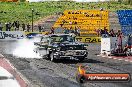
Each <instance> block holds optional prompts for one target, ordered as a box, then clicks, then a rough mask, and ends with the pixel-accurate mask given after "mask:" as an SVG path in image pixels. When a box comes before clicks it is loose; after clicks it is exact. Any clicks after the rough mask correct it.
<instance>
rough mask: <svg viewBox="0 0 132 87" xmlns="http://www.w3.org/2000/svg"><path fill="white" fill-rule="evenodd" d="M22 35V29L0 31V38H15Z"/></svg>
mask: <svg viewBox="0 0 132 87" xmlns="http://www.w3.org/2000/svg"><path fill="white" fill-rule="evenodd" d="M24 37H25V33H24V32H23V31H0V40H17V39H22V38H24Z"/></svg>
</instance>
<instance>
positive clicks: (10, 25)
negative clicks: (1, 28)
mask: <svg viewBox="0 0 132 87" xmlns="http://www.w3.org/2000/svg"><path fill="white" fill-rule="evenodd" d="M11 27H12V24H11V22H9V24H8V31H11Z"/></svg>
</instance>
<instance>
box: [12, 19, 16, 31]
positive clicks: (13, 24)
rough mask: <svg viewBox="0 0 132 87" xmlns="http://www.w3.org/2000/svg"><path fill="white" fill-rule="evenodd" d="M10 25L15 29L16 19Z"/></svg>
mask: <svg viewBox="0 0 132 87" xmlns="http://www.w3.org/2000/svg"><path fill="white" fill-rule="evenodd" d="M12 26H13V27H14V30H15V31H16V21H14V22H13V23H12Z"/></svg>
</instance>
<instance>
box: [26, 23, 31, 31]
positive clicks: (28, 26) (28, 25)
mask: <svg viewBox="0 0 132 87" xmlns="http://www.w3.org/2000/svg"><path fill="white" fill-rule="evenodd" d="M30 28H31V26H30V24H29V23H28V24H27V32H29V31H30Z"/></svg>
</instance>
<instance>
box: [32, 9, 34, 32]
mask: <svg viewBox="0 0 132 87" xmlns="http://www.w3.org/2000/svg"><path fill="white" fill-rule="evenodd" d="M33 12H34V9H32V32H33Z"/></svg>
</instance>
